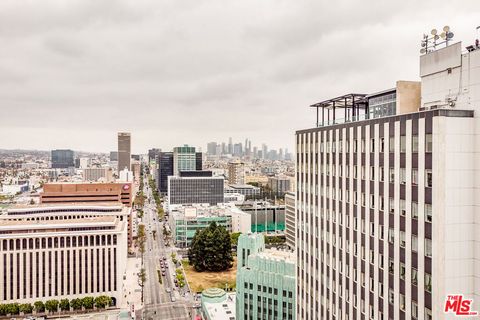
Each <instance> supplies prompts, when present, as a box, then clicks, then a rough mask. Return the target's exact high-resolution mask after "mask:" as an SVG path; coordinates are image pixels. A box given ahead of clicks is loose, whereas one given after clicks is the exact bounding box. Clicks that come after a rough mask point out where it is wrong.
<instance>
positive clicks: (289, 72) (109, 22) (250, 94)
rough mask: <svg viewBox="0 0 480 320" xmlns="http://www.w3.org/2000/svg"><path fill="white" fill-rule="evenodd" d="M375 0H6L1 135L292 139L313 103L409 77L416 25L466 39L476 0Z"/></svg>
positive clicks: (97, 145)
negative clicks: (333, 2) (339, 2)
mask: <svg viewBox="0 0 480 320" xmlns="http://www.w3.org/2000/svg"><path fill="white" fill-rule="evenodd" d="M372 4H373V5H374V7H375V10H376V11H375V12H376V14H375V16H376V19H359V18H358V17H360V16H365V15H368V14H371V11H370V10H371V9H370V8H368V7H366V6H365V5H364V4H361V3H358V4H348V10H345V9H346V8H347V7H346V6H328V7H327V6H324V5H322V4H321V3H314V2H306V3H286V2H285V3H281V4H278V3H276V2H275V3H274V2H264V3H263V4H262V6H261V7H258V6H257V5H255V4H253V3H252V2H249V1H247V2H242V4H236V5H225V4H224V3H223V2H222V3H220V2H218V1H211V2H209V3H208V4H203V5H202V4H199V3H190V5H189V6H185V7H184V6H183V5H182V4H167V3H165V4H161V3H153V2H144V3H135V5H133V4H132V3H129V2H116V3H115V5H111V3H98V2H95V1H91V2H89V1H78V2H70V5H69V6H63V5H61V4H60V2H55V1H50V2H42V3H41V4H40V3H38V4H37V3H32V4H30V5H29V6H25V7H23V6H22V7H20V6H21V4H20V3H18V2H3V3H2V4H1V5H0V6H1V7H0V8H1V10H0V21H1V22H0V30H4V31H0V44H2V48H4V50H3V51H2V59H1V60H0V70H2V72H1V74H2V76H1V78H0V82H1V83H2V87H1V89H0V101H2V110H5V109H4V108H8V112H3V113H2V122H1V123H2V125H1V126H0V146H1V147H2V148H7V149H15V148H18V147H19V146H21V147H22V148H25V149H45V150H48V149H57V148H59V149H60V148H72V149H75V150H88V151H91V152H98V151H105V152H107V151H108V150H110V149H112V150H114V148H113V146H115V145H116V140H115V136H114V134H112V133H115V132H118V131H127V132H132V135H133V137H132V147H133V149H132V152H133V153H139V152H141V151H142V150H147V149H148V148H149V147H151V146H164V147H165V148H171V147H174V146H175V145H179V144H183V141H188V142H189V143H190V144H191V145H195V146H202V149H203V148H204V145H205V144H206V142H208V141H214V140H216V139H218V137H219V136H222V133H224V132H226V131H228V132H229V134H228V135H229V136H230V135H231V136H232V137H235V138H236V139H241V138H242V137H245V136H248V137H250V138H251V139H252V141H262V142H263V143H266V144H267V145H269V146H271V147H275V148H279V147H280V146H282V147H283V145H284V144H285V143H287V144H290V146H289V149H291V150H293V141H294V134H293V132H294V131H295V130H297V129H300V128H305V127H313V126H314V121H313V118H314V116H315V115H314V111H313V110H311V111H309V112H299V110H303V109H304V108H305V107H307V106H308V105H309V104H310V103H312V102H315V101H321V100H323V99H324V98H327V97H332V96H339V95H342V94H344V93H345V92H344V90H345V88H351V89H352V90H354V91H355V92H375V91H376V90H381V89H384V88H385V87H393V85H394V81H395V80H397V79H405V80H418V71H417V63H416V57H417V56H418V51H419V49H420V46H419V43H420V40H421V36H422V33H423V32H425V33H428V32H429V31H430V29H432V28H442V27H443V25H445V24H449V25H450V26H451V27H452V30H453V31H454V33H455V38H454V41H455V40H456V39H463V40H464V41H465V42H468V41H471V40H473V39H474V38H475V29H474V28H475V26H476V25H477V24H478V21H477V16H478V15H477V14H476V13H477V12H478V10H477V4H476V1H464V2H462V6H455V7H452V6H451V5H450V4H448V3H447V2H438V1H435V2H434V1H424V2H422V3H417V2H413V1H412V2H407V3H405V2H395V3H388V4H385V3H384V2H376V3H372ZM413 5H414V6H415V11H414V12H413V13H412V12H411V11H412V10H410V9H409V8H411V7H412V6H413ZM253 7H254V8H256V10H255V11H254V10H252V9H251V8H253ZM179 12H182V14H179ZM245 16H249V19H245ZM265 17H268V18H265ZM405 21H408V24H406V23H405ZM219 25H221V26H222V28H218V26H219ZM6 30H8V33H6ZM393 34H394V35H396V36H395V38H394V37H392V35H393ZM205 43H207V45H205ZM382 43H383V44H385V43H386V44H387V45H381V44H382ZM352 47H355V53H354V54H353V53H352V50H349V49H348V48H352ZM330 48H345V49H343V50H342V49H340V50H339V49H330ZM192 56H194V57H195V58H194V59H192V58H191V57H192ZM380 66H381V67H380ZM179 123H181V124H182V125H181V126H179V125H178V124H179ZM59 132H62V134H58V133H59ZM199 133H201V135H200V134H199ZM102 136H103V137H106V138H105V139H99V138H98V137H102ZM12 137H15V139H12ZM172 137H173V139H174V140H175V141H171V140H172Z"/></svg>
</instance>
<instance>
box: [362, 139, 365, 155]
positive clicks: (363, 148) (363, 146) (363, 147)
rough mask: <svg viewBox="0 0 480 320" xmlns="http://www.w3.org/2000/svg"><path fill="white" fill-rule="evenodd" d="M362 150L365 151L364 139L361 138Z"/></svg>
mask: <svg viewBox="0 0 480 320" xmlns="http://www.w3.org/2000/svg"><path fill="white" fill-rule="evenodd" d="M362 152H365V140H364V139H362Z"/></svg>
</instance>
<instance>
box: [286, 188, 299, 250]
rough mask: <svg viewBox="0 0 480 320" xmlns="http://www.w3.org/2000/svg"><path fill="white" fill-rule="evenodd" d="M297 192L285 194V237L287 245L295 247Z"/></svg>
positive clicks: (291, 247)
mask: <svg viewBox="0 0 480 320" xmlns="http://www.w3.org/2000/svg"><path fill="white" fill-rule="evenodd" d="M295 229H296V228H295V192H287V193H286V194H285V239H286V240H287V241H286V243H287V246H288V247H289V248H290V249H292V250H294V249H295Z"/></svg>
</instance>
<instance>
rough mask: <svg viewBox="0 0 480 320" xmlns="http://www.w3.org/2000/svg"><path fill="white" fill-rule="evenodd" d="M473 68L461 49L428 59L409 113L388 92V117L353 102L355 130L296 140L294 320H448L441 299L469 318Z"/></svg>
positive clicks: (474, 245)
mask: <svg viewBox="0 0 480 320" xmlns="http://www.w3.org/2000/svg"><path fill="white" fill-rule="evenodd" d="M479 66H480V50H475V51H473V52H469V53H466V54H462V53H461V44H460V43H458V44H454V45H452V46H449V47H446V48H444V49H440V50H437V51H433V52H429V53H427V54H426V55H423V56H422V57H421V61H420V76H421V79H422V81H421V95H422V96H421V103H420V104H417V108H416V110H417V111H414V112H410V113H409V112H408V111H407V112H406V113H402V112H400V110H401V109H402V108H399V103H401V102H399V100H398V99H399V95H398V91H397V92H396V94H395V100H396V101H395V106H392V105H390V106H386V108H387V109H385V110H387V111H388V110H391V109H389V108H393V107H394V108H395V110H396V111H395V112H396V114H395V115H391V112H390V111H389V112H387V113H386V115H385V116H382V115H381V114H380V115H378V114H377V116H375V117H374V118H373V119H370V118H369V114H371V110H369V109H368V107H369V105H368V101H365V100H363V101H362V100H360V102H361V103H363V106H358V105H355V103H352V104H351V105H352V106H354V107H353V109H355V111H354V114H355V112H358V111H359V110H358V108H363V107H366V109H365V110H366V112H365V114H364V115H365V117H364V118H361V117H358V118H351V119H349V121H348V122H346V123H342V122H341V121H338V118H337V119H335V118H333V122H332V118H330V113H329V120H330V121H322V122H321V123H319V125H318V127H317V128H313V129H307V130H300V131H297V133H296V150H297V169H296V171H297V175H296V179H297V193H296V201H297V204H296V214H295V217H296V226H297V232H296V251H297V259H298V266H297V278H298V280H297V292H298V298H297V299H298V305H297V317H298V318H300V319H367V318H370V319H425V320H431V319H453V318H454V317H455V316H454V315H453V314H446V313H445V312H444V306H445V301H446V297H447V295H449V294H463V295H464V296H465V297H466V298H469V299H473V301H474V303H473V305H472V308H473V310H478V309H479V308H480V305H479V304H478V301H480V296H479V293H480V292H479V288H480V287H479V286H476V285H473V284H474V283H475V281H476V279H478V277H479V273H480V269H479V268H477V267H476V262H475V261H478V259H479V254H478V252H480V251H479V250H478V249H479V248H480V244H479V243H480V242H479V241H478V236H477V235H478V234H480V232H479V231H480V228H479V224H478V221H477V220H476V219H475V218H474V209H475V208H476V207H477V204H476V202H475V196H476V191H475V190H476V188H478V184H479V183H478V182H477V181H476V180H475V179H473V178H472V177H473V176H475V175H476V174H477V173H478V170H479V167H478V164H477V162H476V161H474V159H475V154H476V153H477V152H478V151H479V145H478V143H476V141H478V138H476V137H477V135H478V134H477V132H478V128H480V127H479V125H480V123H479V121H478V117H477V116H476V114H475V113H474V111H476V110H477V108H478V107H479V105H480V72H478V70H479ZM459 83H460V90H459V88H458V86H459ZM411 89H412V91H414V90H416V86H412V88H411ZM384 94H386V95H390V97H387V98H386V99H385V101H387V102H388V103H389V104H390V103H392V102H391V101H392V99H393V97H392V96H391V94H392V93H391V92H388V91H387V92H385V93H384ZM410 94H411V95H413V96H414V95H415V93H414V92H413V93H412V92H411V93H410ZM380 96H381V95H380ZM375 97H379V95H375ZM367 98H368V96H367ZM348 99H351V96H350V97H349V98H348ZM419 100H420V99H418V98H415V99H410V100H409V101H410V102H411V103H415V101H419ZM345 101H347V100H345ZM331 102H332V100H330V101H328V102H327V103H325V104H320V105H319V106H320V107H322V108H323V106H325V107H328V105H331ZM377 102H378V101H377ZM365 103H366V104H365ZM374 107H377V105H375V106H374ZM403 107H406V108H407V110H410V107H411V106H410V107H409V106H408V103H406V104H404V105H403ZM353 109H351V110H349V111H352V110H353ZM377 110H378V109H377ZM343 111H344V110H343V109H342V110H341V112H343ZM346 114H347V115H348V114H349V113H347V112H346ZM350 114H351V113H350ZM363 119H364V120H363ZM325 120H326V119H325ZM470 249H471V250H470ZM476 301H477V302H476Z"/></svg>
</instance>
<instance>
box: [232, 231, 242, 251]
mask: <svg viewBox="0 0 480 320" xmlns="http://www.w3.org/2000/svg"><path fill="white" fill-rule="evenodd" d="M241 234H242V233H241V232H234V233H231V234H230V239H232V246H234V247H236V246H237V245H238V238H239V237H240V235H241Z"/></svg>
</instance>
